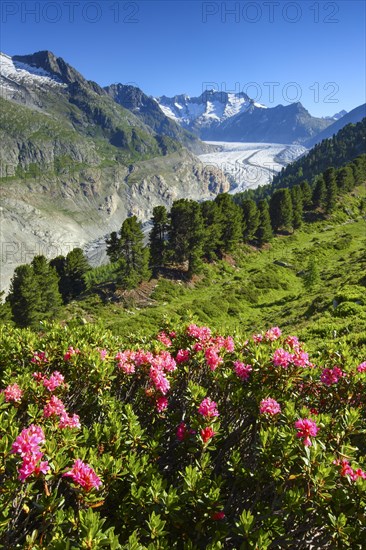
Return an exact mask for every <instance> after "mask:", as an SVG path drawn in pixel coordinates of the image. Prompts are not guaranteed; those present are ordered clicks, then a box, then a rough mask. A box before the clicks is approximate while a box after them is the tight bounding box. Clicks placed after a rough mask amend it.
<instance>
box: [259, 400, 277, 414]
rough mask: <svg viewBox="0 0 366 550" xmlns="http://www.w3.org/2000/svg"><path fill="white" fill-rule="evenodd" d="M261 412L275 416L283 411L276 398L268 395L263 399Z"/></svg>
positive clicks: (260, 407)
mask: <svg viewBox="0 0 366 550" xmlns="http://www.w3.org/2000/svg"><path fill="white" fill-rule="evenodd" d="M259 412H260V413H261V414H270V415H271V416H274V415H275V414H279V413H280V412H281V407H280V404H279V403H277V401H276V400H275V399H272V398H271V397H267V399H262V401H261V402H260V406H259Z"/></svg>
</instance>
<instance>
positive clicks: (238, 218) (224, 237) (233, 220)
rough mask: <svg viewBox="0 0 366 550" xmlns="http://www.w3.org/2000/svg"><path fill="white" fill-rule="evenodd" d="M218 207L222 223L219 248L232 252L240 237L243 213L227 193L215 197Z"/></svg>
mask: <svg viewBox="0 0 366 550" xmlns="http://www.w3.org/2000/svg"><path fill="white" fill-rule="evenodd" d="M215 203H216V204H217V206H218V207H219V210H220V213H221V216H222V224H221V237H220V241H221V244H220V248H221V251H222V252H233V251H234V250H235V247H236V246H237V244H238V243H239V242H240V241H241V239H242V223H243V213H242V209H241V208H240V206H239V205H237V204H236V203H235V202H234V200H233V198H232V197H231V196H230V195H229V194H228V193H221V194H220V195H217V197H216V198H215Z"/></svg>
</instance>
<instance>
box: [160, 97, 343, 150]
mask: <svg viewBox="0 0 366 550" xmlns="http://www.w3.org/2000/svg"><path fill="white" fill-rule="evenodd" d="M157 102H158V103H159V106H160V108H161V110H162V111H163V112H164V113H165V114H166V115H167V116H168V117H170V118H171V120H174V121H175V122H177V123H179V124H180V125H181V126H182V127H183V128H186V129H187V130H190V131H191V132H193V133H194V134H195V135H197V136H198V137H199V138H201V139H204V140H208V141H243V142H261V143H263V142H267V143H295V142H296V143H305V142H306V141H307V140H309V139H310V138H312V137H313V136H315V135H317V134H319V132H321V131H322V130H324V129H325V128H327V127H328V126H329V125H331V124H332V122H333V120H334V119H333V118H332V119H328V118H316V117H313V116H311V115H310V113H309V112H308V111H307V110H306V109H305V108H304V107H303V106H302V104H301V103H292V104H290V105H286V106H283V105H278V106H277V107H271V108H266V107H265V106H264V105H261V104H260V103H256V102H255V101H254V100H252V99H250V98H249V97H248V96H247V95H246V94H244V93H239V94H233V93H227V92H216V91H213V90H211V91H205V92H204V93H202V94H201V95H200V96H199V97H189V96H187V95H177V96H174V97H172V98H168V97H166V96H162V97H159V98H157ZM335 116H338V115H335Z"/></svg>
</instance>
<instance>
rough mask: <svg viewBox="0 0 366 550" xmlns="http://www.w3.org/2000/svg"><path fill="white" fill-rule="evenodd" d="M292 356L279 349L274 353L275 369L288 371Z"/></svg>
mask: <svg viewBox="0 0 366 550" xmlns="http://www.w3.org/2000/svg"><path fill="white" fill-rule="evenodd" d="M291 359H292V355H291V353H289V352H288V351H286V350H284V349H282V348H279V349H276V351H275V352H274V353H273V357H272V362H273V364H274V366H275V367H282V368H283V369H287V367H288V365H289V363H290V362H291Z"/></svg>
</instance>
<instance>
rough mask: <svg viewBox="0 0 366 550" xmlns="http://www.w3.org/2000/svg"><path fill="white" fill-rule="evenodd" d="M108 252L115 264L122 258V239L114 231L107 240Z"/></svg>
mask: <svg viewBox="0 0 366 550" xmlns="http://www.w3.org/2000/svg"><path fill="white" fill-rule="evenodd" d="M105 242H106V252H107V256H108V257H109V260H110V261H111V262H112V263H114V262H117V261H118V260H119V258H120V257H121V250H120V239H119V236H118V234H117V232H116V231H112V233H111V234H110V236H109V237H107V238H106V241H105Z"/></svg>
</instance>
